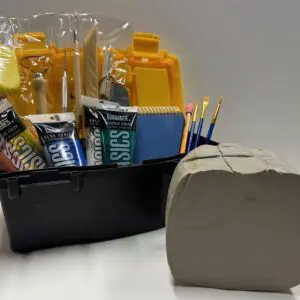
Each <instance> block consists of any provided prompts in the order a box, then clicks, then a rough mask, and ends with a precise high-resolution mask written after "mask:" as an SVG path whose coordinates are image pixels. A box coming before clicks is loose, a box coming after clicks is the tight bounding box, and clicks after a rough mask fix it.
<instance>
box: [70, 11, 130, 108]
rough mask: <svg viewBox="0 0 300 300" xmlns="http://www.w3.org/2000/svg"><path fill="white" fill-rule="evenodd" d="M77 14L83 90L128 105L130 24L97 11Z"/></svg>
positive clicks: (78, 53) (77, 48)
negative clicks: (127, 54)
mask: <svg viewBox="0 0 300 300" xmlns="http://www.w3.org/2000/svg"><path fill="white" fill-rule="evenodd" d="M74 18H75V19H74V20H75V26H74V28H75V30H76V31H75V36H76V47H75V51H76V53H77V55H78V56H79V57H80V69H81V85H80V87H81V88H82V94H83V95H86V96H90V97H95V98H101V99H105V100H110V101H114V102H118V103H119V104H121V105H128V104H129V103H128V92H127V88H126V85H125V83H126V77H127V73H128V64H127V57H126V55H125V53H126V49H127V48H128V47H129V46H130V45H131V38H132V28H131V26H130V24H129V23H128V22H123V21H120V20H118V19H114V18H110V17H106V16H101V15H97V14H76V15H75V17H74ZM77 59H78V58H77ZM78 63H79V61H78V62H77V64H78ZM75 64H76V62H75ZM77 97H78V96H77Z"/></svg>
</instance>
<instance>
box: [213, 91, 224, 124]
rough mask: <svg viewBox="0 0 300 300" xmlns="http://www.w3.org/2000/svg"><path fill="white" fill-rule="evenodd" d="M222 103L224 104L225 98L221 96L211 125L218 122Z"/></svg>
mask: <svg viewBox="0 0 300 300" xmlns="http://www.w3.org/2000/svg"><path fill="white" fill-rule="evenodd" d="M222 102H223V97H222V96H221V97H220V99H219V101H218V105H217V107H216V110H215V113H214V115H213V117H212V120H211V123H213V124H215V123H216V121H217V118H218V115H219V111H220V108H221V104H222Z"/></svg>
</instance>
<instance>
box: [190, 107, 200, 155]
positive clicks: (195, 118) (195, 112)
mask: <svg viewBox="0 0 300 300" xmlns="http://www.w3.org/2000/svg"><path fill="white" fill-rule="evenodd" d="M197 112H198V104H196V107H195V110H194V115H193V121H192V125H191V130H190V138H189V143H188V148H187V153H189V152H190V151H191V150H192V149H193V147H192V145H193V138H194V131H195V125H196V120H197Z"/></svg>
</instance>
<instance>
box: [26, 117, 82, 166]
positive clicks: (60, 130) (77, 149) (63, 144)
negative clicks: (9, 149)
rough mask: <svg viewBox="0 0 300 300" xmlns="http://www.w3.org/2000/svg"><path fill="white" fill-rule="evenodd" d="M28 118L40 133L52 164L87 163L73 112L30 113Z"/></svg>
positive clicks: (77, 164)
mask: <svg viewBox="0 0 300 300" xmlns="http://www.w3.org/2000/svg"><path fill="white" fill-rule="evenodd" d="M28 118H29V119H30V121H31V122H32V123H33V125H34V127H35V129H36V131H37V133H38V135H39V138H40V141H41V143H42V145H43V147H44V151H45V155H46V158H47V162H48V164H49V165H50V166H52V167H71V166H85V165H86V159H85V156H84V153H83V149H82V146H81V143H80V141H79V139H78V136H77V132H76V127H75V115H74V114H73V113H59V114H42V115H30V116H28Z"/></svg>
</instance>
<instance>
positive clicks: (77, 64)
mask: <svg viewBox="0 0 300 300" xmlns="http://www.w3.org/2000/svg"><path fill="white" fill-rule="evenodd" d="M73 38H74V84H75V101H76V122H77V124H78V126H80V120H79V119H80V114H81V111H80V102H81V77H80V48H79V41H78V39H77V31H76V30H74V32H73Z"/></svg>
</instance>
